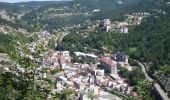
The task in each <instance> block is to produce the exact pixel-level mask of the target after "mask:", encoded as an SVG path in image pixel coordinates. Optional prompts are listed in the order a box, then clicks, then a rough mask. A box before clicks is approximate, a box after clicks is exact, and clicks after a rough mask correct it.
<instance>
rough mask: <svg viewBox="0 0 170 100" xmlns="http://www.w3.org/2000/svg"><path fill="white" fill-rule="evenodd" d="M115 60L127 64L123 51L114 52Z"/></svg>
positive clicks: (126, 57)
mask: <svg viewBox="0 0 170 100" xmlns="http://www.w3.org/2000/svg"><path fill="white" fill-rule="evenodd" d="M116 61H117V62H124V63H126V64H128V56H127V55H126V54H125V53H123V52H117V53H116Z"/></svg>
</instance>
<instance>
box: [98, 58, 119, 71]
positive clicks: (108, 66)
mask: <svg viewBox="0 0 170 100" xmlns="http://www.w3.org/2000/svg"><path fill="white" fill-rule="evenodd" d="M100 66H101V68H103V69H104V70H105V72H106V73H112V74H116V73H117V63H116V62H115V61H113V60H111V59H109V58H107V57H102V58H101V59H100Z"/></svg>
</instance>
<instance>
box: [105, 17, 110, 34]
mask: <svg viewBox="0 0 170 100" xmlns="http://www.w3.org/2000/svg"><path fill="white" fill-rule="evenodd" d="M104 26H105V28H106V32H109V30H110V29H111V21H110V19H104Z"/></svg>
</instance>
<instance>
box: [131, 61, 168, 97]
mask: <svg viewBox="0 0 170 100" xmlns="http://www.w3.org/2000/svg"><path fill="white" fill-rule="evenodd" d="M134 61H136V62H137V63H138V64H139V65H140V66H141V67H142V72H143V73H144V74H145V77H146V78H147V79H148V80H149V81H150V82H153V79H152V78H151V77H149V75H148V74H147V71H146V65H144V64H143V63H141V62H139V61H137V60H134ZM154 87H155V88H156V90H157V91H158V93H159V95H160V96H161V97H162V99H163V100H170V98H169V97H168V96H167V94H166V92H165V91H164V90H163V89H162V88H161V86H160V85H159V84H158V83H154Z"/></svg>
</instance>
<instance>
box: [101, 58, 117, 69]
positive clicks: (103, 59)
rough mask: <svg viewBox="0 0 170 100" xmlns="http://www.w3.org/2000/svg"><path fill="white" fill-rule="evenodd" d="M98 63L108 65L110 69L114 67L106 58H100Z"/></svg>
mask: <svg viewBox="0 0 170 100" xmlns="http://www.w3.org/2000/svg"><path fill="white" fill-rule="evenodd" d="M100 61H101V62H103V63H105V64H107V65H109V66H110V67H115V66H116V65H115V64H114V63H113V62H112V60H110V59H109V58H107V57H102V58H100Z"/></svg>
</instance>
